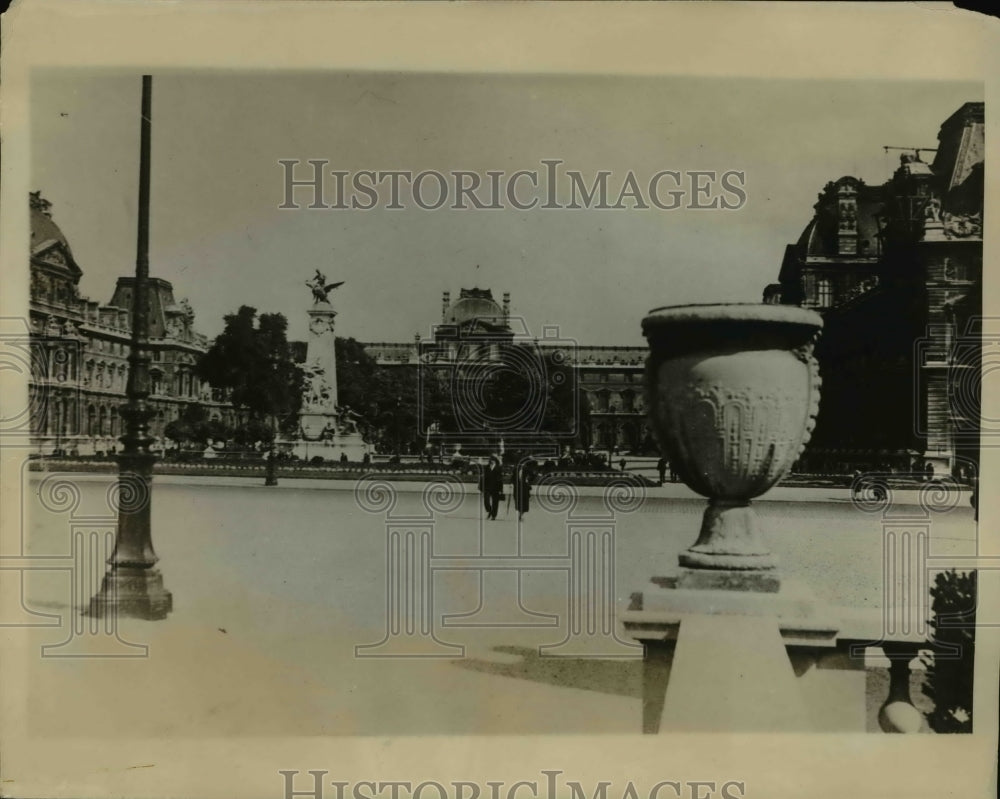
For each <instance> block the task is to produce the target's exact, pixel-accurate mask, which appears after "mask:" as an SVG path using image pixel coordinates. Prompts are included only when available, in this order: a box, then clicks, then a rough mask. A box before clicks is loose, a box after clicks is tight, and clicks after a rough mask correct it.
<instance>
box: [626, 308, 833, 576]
mask: <svg viewBox="0 0 1000 799" xmlns="http://www.w3.org/2000/svg"><path fill="white" fill-rule="evenodd" d="M822 325H823V321H822V319H821V317H820V316H819V315H818V314H816V313H814V312H812V311H808V310H805V309H802V308H798V307H792V306H783V305H751V304H745V305H744V304H733V305H684V306H675V307H667V308H658V309H655V310H653V311H651V312H650V314H649V315H648V316H647V317H646V318H645V319H643V322H642V328H643V334H644V335H645V336H646V339H647V341H648V342H649V350H650V352H649V357H648V359H647V362H646V388H647V394H648V403H647V404H648V407H649V415H650V422H651V426H652V428H653V431H654V433H655V435H656V437H657V440H658V441H659V444H660V447H661V449H662V450H663V454H664V455H665V457H667V458H668V459H669V460H670V462H671V464H673V465H674V468H675V469H676V471H677V473H678V474H679V475H680V477H681V479H682V480H683V481H684V482H685V483H686V484H687V485H688V486H689V487H690V488H692V489H693V490H694V491H696V492H698V493H699V494H701V495H702V496H705V497H707V498H708V507H707V508H706V510H705V514H704V518H703V521H702V527H701V534H700V536H699V537H698V540H697V541H696V542H695V544H694V545H693V546H691V547H690V548H689V549H688V550H686V551H685V552H683V553H682V554H681V556H680V565H681V566H683V567H687V568H688V569H708V570H724V571H728V572H760V571H767V570H772V569H774V567H775V565H776V564H775V560H774V558H773V556H772V555H771V554H770V552H769V550H768V548H767V546H766V545H765V544H764V542H763V540H762V539H761V537H760V534H759V531H758V529H757V523H756V517H755V514H754V512H753V510H752V509H751V507H750V501H751V500H752V499H754V498H755V497H758V496H760V495H761V494H763V493H764V492H766V491H767V490H768V489H770V488H771V487H772V486H774V485H775V483H777V482H778V481H779V480H780V479H781V478H782V477H783V476H784V475H785V474H786V473H787V472H788V470H789V469H790V468H791V467H792V464H793V463H794V462H795V460H796V459H797V458H798V457H799V455H800V454H801V453H802V450H803V448H804V447H805V444H806V442H807V441H808V440H809V437H810V435H811V433H812V430H813V427H814V425H815V419H816V413H817V411H818V409H819V388H820V378H819V369H818V366H817V364H816V360H815V358H814V357H813V346H814V343H815V341H816V338H817V337H818V334H819V331H820V329H821V328H822ZM736 583H737V585H734V586H731V587H741V586H739V585H738V583H739V580H736ZM714 585H715V586H717V587H727V586H726V581H725V580H723V581H721V582H716V583H715V584H714ZM762 590H777V583H776V582H774V583H773V584H772V585H771V586H770V587H765V588H763V589H762Z"/></svg>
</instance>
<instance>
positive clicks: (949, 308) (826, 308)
mask: <svg viewBox="0 0 1000 799" xmlns="http://www.w3.org/2000/svg"><path fill="white" fill-rule="evenodd" d="M938 140H939V147H938V148H937V150H936V151H935V157H934V159H933V161H932V162H930V163H927V162H925V161H923V160H921V157H920V155H921V152H923V151H917V152H914V153H906V154H904V155H903V156H902V157H901V158H900V166H899V168H898V169H897V170H896V172H895V173H894V174H893V176H892V178H891V179H890V180H888V181H887V182H886V183H885V184H883V185H882V186H879V187H877V188H873V187H868V186H865V185H864V184H863V183H862V182H861V181H859V180H857V179H856V178H853V177H843V178H841V179H840V180H837V181H835V182H833V183H830V184H828V185H827V187H826V189H825V190H824V191H823V192H822V193H821V194H820V196H819V202H818V203H817V204H816V206H815V210H816V213H815V216H814V218H813V220H812V221H811V222H810V223H809V225H808V226H807V227H806V229H805V232H804V233H803V235H802V237H801V238H800V239H799V241H798V242H797V243H796V244H793V245H789V247H788V248H787V250H786V253H785V258H784V261H783V263H782V266H781V271H780V273H779V282H778V283H776V284H772V285H771V286H768V287H767V288H766V289H765V291H764V301H765V302H781V303H788V304H795V305H802V306H803V307H807V308H813V309H815V310H818V311H819V312H820V313H822V314H823V316H824V320H825V329H824V332H823V336H822V338H821V340H820V344H819V346H818V348H817V356H818V358H819V360H820V365H821V369H822V373H823V380H824V385H823V401H822V405H821V408H820V415H819V420H818V423H817V429H816V433H815V435H814V436H813V441H812V443H811V445H810V447H809V448H808V449H807V451H806V454H805V456H804V457H803V463H802V464H801V466H802V468H803V469H804V470H806V471H836V470H852V469H855V468H859V469H872V468H875V469H878V468H884V467H891V468H894V469H919V470H921V471H930V470H933V472H934V473H935V474H939V475H940V474H948V473H951V474H956V475H968V474H969V472H970V470H971V471H974V470H975V468H976V466H975V465H976V464H977V463H978V437H979V426H978V425H979V380H978V372H979V352H980V351H981V329H980V328H979V327H978V326H977V325H978V324H979V320H980V317H981V305H982V269H983V238H982V230H983V170H984V105H983V103H966V104H964V105H963V106H962V107H961V108H959V109H958V110H957V111H956V112H955V113H954V114H952V115H951V116H950V117H949V118H948V119H947V120H945V122H944V123H943V124H942V125H941V129H940V133H939V134H938Z"/></svg>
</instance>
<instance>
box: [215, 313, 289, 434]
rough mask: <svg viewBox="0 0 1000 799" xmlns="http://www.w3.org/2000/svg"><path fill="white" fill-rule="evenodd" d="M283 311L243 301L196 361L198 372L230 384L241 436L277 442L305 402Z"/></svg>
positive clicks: (219, 384) (222, 385)
mask: <svg viewBox="0 0 1000 799" xmlns="http://www.w3.org/2000/svg"><path fill="white" fill-rule="evenodd" d="M287 331H288V322H287V320H286V319H285V317H284V316H283V315H282V314H279V313H273V314H271V313H262V314H260V316H259V317H258V316H257V309H256V308H252V307H250V306H247V305H243V306H241V307H240V309H239V310H238V311H237V312H236V313H234V314H227V315H226V317H225V328H224V330H223V331H222V333H220V334H219V335H218V337H217V338H216V339H215V341H214V342H213V343H212V346H211V347H210V348H209V349H208V351H207V352H206V353H205V354H204V355H203V356H202V357H201V359H200V360H199V361H198V364H197V365H196V372H197V374H198V376H199V377H200V378H201V379H202V380H205V381H207V382H208V383H209V384H210V385H212V386H213V387H215V388H223V389H227V390H228V392H229V397H230V401H231V402H232V404H233V408H234V409H235V410H236V412H237V418H238V423H237V425H236V430H235V431H234V434H235V436H234V437H235V438H236V439H237V441H240V442H241V443H244V444H246V445H252V444H253V443H254V442H256V441H262V440H263V441H266V442H267V443H269V444H273V441H274V437H275V435H276V433H277V431H278V430H279V428H280V427H284V426H287V423H288V420H289V419H290V418H297V416H298V412H299V409H300V408H301V407H302V392H303V384H304V379H305V378H304V374H303V372H302V369H301V367H299V365H298V364H296V363H295V361H294V358H293V357H292V350H291V346H290V345H289V343H288V335H287Z"/></svg>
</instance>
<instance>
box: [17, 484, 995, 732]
mask: <svg viewBox="0 0 1000 799" xmlns="http://www.w3.org/2000/svg"><path fill="white" fill-rule="evenodd" d="M64 477H65V478H71V480H72V483H73V485H75V486H76V487H77V488H78V490H79V502H78V504H77V505H76V509H75V511H72V513H71V512H70V511H69V510H68V506H67V505H62V506H59V507H61V508H62V509H61V510H59V509H58V508H57V509H55V510H54V509H53V508H56V507H57V506H56V505H55V504H54V503H53V501H52V499H51V497H49V498H48V499H45V498H44V495H45V493H46V492H47V491H49V490H50V489H51V488H52V486H53V483H52V482H51V481H53V480H55V479H57V478H55V477H53V476H52V475H45V474H32V475H30V477H29V476H28V475H27V473H26V474H25V480H26V491H27V492H28V493H29V494H30V496H29V498H28V502H27V507H28V508H29V511H30V514H31V515H30V520H29V521H28V522H26V525H27V526H26V542H27V549H28V553H29V554H30V555H32V556H35V557H38V556H43V555H64V554H65V553H66V552H68V551H70V548H71V546H72V544H71V541H72V535H73V534H74V532H76V533H79V532H80V531H81V530H85V529H87V528H86V525H85V524H84V521H83V520H85V519H88V518H89V519H91V520H94V519H96V520H98V521H99V520H100V519H104V520H105V523H104V527H103V528H102V527H101V525H100V523H97V524H96V525H92V527H93V529H109V528H108V525H107V523H106V520H107V519H108V518H109V516H110V515H111V514H110V511H109V508H108V505H107V491H108V488H109V486H110V485H111V484H112V482H113V478H112V477H110V476H108V475H66V476H64ZM46 481H50V482H46ZM422 489H423V487H422V486H420V485H419V484H399V485H398V486H397V487H396V488H395V489H394V492H395V505H394V506H393V507H392V508H391V512H390V510H388V509H387V508H386V507H385V506H384V504H383V505H379V504H378V502H379V501H381V500H379V498H378V497H377V496H375V493H373V494H371V495H365V496H363V497H362V498H361V499H360V504H359V498H358V496H356V494H355V491H354V490H353V489H352V486H351V484H350V483H346V482H342V483H332V482H330V481H316V482H309V481H292V480H284V481H282V485H280V486H278V487H277V488H265V487H263V486H262V485H259V481H256V480H254V481H249V480H240V479H229V480H226V479H217V480H214V481H212V480H205V479H198V478H179V477H157V478H156V482H155V494H154V498H153V536H154V543H155V546H156V549H157V553H158V554H159V556H160V563H159V566H160V568H161V570H162V572H163V575H164V581H165V584H166V586H167V588H168V589H169V590H170V591H171V592H172V593H173V598H174V610H173V612H172V614H171V615H170V616H169V617H168V618H167V620H166V621H162V622H141V621H134V620H127V619H126V620H121V621H120V623H119V630H118V633H119V636H120V638H121V639H122V640H123V641H125V642H129V643H133V644H138V645H148V648H149V649H148V657H145V658H133V657H114V658H108V657H103V658H90V659H84V658H79V657H60V655H66V654H73V653H75V654H88V653H89V654H97V653H102V652H103V653H105V654H117V655H128V654H135V653H136V652H137V651H140V650H136V649H134V648H130V647H127V646H126V645H124V644H121V643H117V644H114V645H112V643H113V641H112V643H109V641H111V639H110V638H109V636H106V635H81V636H75V637H74V638H72V639H71V640H70V641H69V642H68V643H66V644H65V645H63V646H61V647H60V646H57V645H58V644H60V643H61V642H63V641H64V640H65V639H66V638H67V630H68V627H67V622H66V621H64V622H63V623H62V625H61V626H59V627H49V628H37V629H33V630H30V631H25V635H27V636H30V639H31V643H32V646H31V648H30V649H29V650H28V651H29V656H30V657H32V658H37V662H33V663H32V665H31V669H30V675H31V676H30V680H29V683H28V685H27V686H26V690H27V691H28V692H29V695H28V698H27V699H28V705H29V708H30V711H31V712H30V714H29V724H30V726H31V728H32V729H31V731H32V733H35V734H38V735H44V736H57V737H62V736H65V737H74V736H77V735H86V736H89V737H93V736H111V737H117V736H124V737H145V736H180V737H211V736H217V735H249V736H255V735H256V736H264V735H268V736H284V735H305V736H309V735H340V734H344V735H376V734H377V735H410V734H475V733H489V734H500V733H539V734H545V733H577V734H578V733H635V732H638V730H639V723H640V717H641V662H640V661H639V660H638V659H637V656H638V654H639V650H638V649H630V648H629V646H628V642H627V641H624V642H623V643H620V644H619V643H617V642H615V641H614V639H613V637H611V638H610V639H606V640H604V641H603V642H602V641H597V643H594V641H590V643H587V641H583V643H582V644H581V645H580V646H579V647H577V650H576V656H573V657H540V656H539V647H553V646H557V645H559V644H560V643H561V642H564V641H566V640H568V638H571V636H570V635H569V633H570V632H572V630H571V627H572V626H573V624H574V622H573V621H572V614H571V607H570V606H571V604H572V603H571V602H570V599H569V598H570V597H572V596H574V593H573V592H574V591H577V592H579V591H580V590H586V589H585V588H584V589H581V588H580V584H578V583H574V580H575V579H577V578H575V577H573V576H572V574H571V573H570V571H569V569H568V568H567V567H566V564H568V563H569V559H568V553H570V550H571V548H572V546H573V544H572V542H571V535H570V531H571V530H573V529H577V530H579V529H583V528H585V527H588V526H589V528H590V529H600V530H603V531H604V533H603V535H604V537H603V538H599V539H596V540H597V541H598V544H597V546H598V547H600V546H607V547H610V549H609V553H610V554H611V555H612V557H610V558H606V562H608V563H613V564H614V576H615V582H614V585H613V590H614V594H615V596H616V604H617V605H618V607H624V606H625V605H626V604H627V603H628V600H629V595H630V594H631V593H632V592H633V591H636V590H642V591H650V590H656V589H655V587H653V586H651V585H650V584H649V578H650V577H651V576H653V575H656V574H663V573H666V572H669V571H670V570H671V569H672V567H673V566H674V565H675V564H676V559H677V554H678V552H679V551H680V550H681V549H682V548H684V547H686V546H688V545H689V544H690V543H691V542H692V541H693V540H694V538H695V536H696V534H697V529H698V525H699V521H700V517H701V513H702V508H703V501H702V500H701V499H699V498H697V497H696V496H694V495H693V494H691V493H690V492H689V491H688V490H687V489H686V488H684V487H683V486H679V485H668V486H664V487H662V488H649V489H645V498H643V499H641V501H637V502H635V503H633V504H632V505H629V506H627V507H624V506H619V509H618V510H617V511H615V512H614V513H610V514H609V513H608V511H607V508H606V506H605V503H604V501H603V500H602V494H603V491H602V489H600V488H588V489H579V493H580V494H581V496H580V497H579V499H578V500H577V501H576V504H575V506H574V507H573V508H572V510H570V509H568V508H567V507H566V506H565V505H558V502H559V500H558V498H557V497H552V498H550V499H548V500H545V499H544V498H541V497H535V498H534V504H533V507H532V509H531V511H530V512H529V513H528V514H527V515H526V517H525V520H524V524H523V526H522V527H520V528H519V526H518V523H517V521H516V513H515V512H514V511H513V509H511V510H510V512H509V513H505V509H504V506H503V505H502V506H501V511H500V518H499V519H498V520H497V521H495V522H484V521H483V520H482V519H483V517H482V513H481V510H480V497H479V494H478V492H476V491H475V489H474V487H471V486H465V487H464V491H465V492H466V496H465V497H464V499H463V498H461V497H459V499H458V500H457V501H455V502H453V503H452V507H453V508H454V509H453V510H448V511H447V512H437V513H434V514H432V515H430V516H428V512H427V510H426V502H427V499H426V495H425V494H424V493H422ZM40 495H43V496H41V497H40ZM383 498H384V497H383ZM903 499H907V497H903ZM909 499H911V500H912V499H913V498H912V497H910V498H909ZM439 502H440V501H439ZM432 504H433V503H432ZM362 506H366V507H367V509H363V507H362ZM544 506H547V507H548V509H546V507H544ZM756 507H757V508H758V512H759V515H760V517H761V522H762V527H763V529H764V530H765V533H766V537H767V539H768V540H769V542H770V544H771V545H772V547H773V550H774V551H775V553H776V554H777V555H778V556H779V557H780V559H781V563H782V565H783V569H784V573H785V574H786V575H788V576H789V577H797V578H800V579H802V580H803V581H805V582H807V583H808V584H809V585H811V586H812V587H813V588H814V590H815V591H816V593H817V594H818V595H819V596H820V598H822V599H825V600H827V601H829V602H830V603H832V604H833V605H836V606H842V607H848V608H855V609H865V608H867V609H874V610H877V609H878V608H880V607H881V603H882V594H883V585H882V569H883V558H882V537H883V527H882V518H881V516H879V515H878V514H866V513H862V512H860V511H858V510H857V509H856V508H854V507H853V505H852V503H851V501H850V497H849V495H848V493H847V492H846V491H841V490H834V489H831V490H819V489H776V490H775V491H774V492H772V494H771V495H769V498H768V499H765V500H762V501H759V502H757V503H756ZM387 512H390V516H389V517H388V518H387V515H386V514H387ZM602 520H603V521H602ZM404 528H405V529H408V530H412V529H421V530H424V531H425V532H426V534H427V537H426V538H425V539H412V540H415V541H416V542H417V545H418V546H419V544H420V540H425V541H427V542H428V543H429V545H430V546H431V547H432V553H431V554H432V555H433V558H434V563H435V569H434V574H433V606H432V607H429V608H424V611H425V612H426V613H427V618H428V619H430V622H429V623H430V624H431V626H432V628H433V634H434V636H435V637H436V638H437V641H438V643H434V642H433V640H432V639H429V640H431V648H432V650H433V651H432V653H435V652H436V653H438V654H441V653H444V654H449V653H450V654H451V655H452V656H451V657H444V658H398V657H370V656H366V655H373V654H374V655H378V654H391V651H390V648H387V647H383V648H382V649H377V648H367V649H366V648H362V649H361V650H356V647H358V646H361V647H364V646H365V645H371V644H378V643H379V642H381V641H383V640H384V639H386V632H387V625H388V624H389V618H388V616H389V615H390V614H388V613H387V602H388V599H387V566H386V564H387V557H391V556H393V554H392V552H390V553H389V554H387V541H389V542H391V541H392V540H393V539H392V538H391V536H390V537H388V538H387V531H390V532H391V530H393V529H404ZM975 533H976V527H975V523H974V522H973V519H972V512H971V509H970V508H969V506H968V502H967V496H966V495H963V502H961V503H959V504H958V506H957V507H956V508H955V509H954V510H952V511H950V512H948V513H944V514H940V515H938V516H935V517H934V518H933V521H932V525H931V542H930V554H931V555H932V556H934V555H948V556H954V555H971V554H974V552H975ZM85 540H91V539H85ZM396 540H397V541H400V540H402V541H403V544H401V546H403V547H404V550H405V546H406V544H405V541H406V540H410V539H405V538H404V539H396ZM576 540H577V541H581V540H586V539H585V538H584V539H576ZM602 542H603V543H602ZM390 549H391V547H390ZM606 554H608V553H606ZM400 557H402V556H400ZM84 560H85V562H84V563H83V565H82V569H81V572H82V573H83V574H85V575H86V574H90V575H96V576H99V575H100V574H102V573H103V566H102V565H101V563H100V558H99V557H95V558H91V557H90V555H87V558H85V559H84ZM519 562H521V563H522V564H523V565H522V566H521V567H514V566H511V564H517V563H519ZM483 564H492V565H493V566H494V567H496V568H493V569H492V570H487V569H484V568H481V567H482V566H483ZM505 564H506V565H507V566H511V568H501V567H503V566H504V565H505ZM439 566H440V568H439ZM88 570H89V571H88ZM415 573H416V572H414V571H412V570H411V572H407V574H410V575H411V576H412V575H413V574H415ZM597 578H599V575H597ZM70 579H71V575H70V572H69V571H63V572H56V571H52V572H47V571H39V572H37V573H34V574H33V575H32V576H31V579H30V580H28V582H27V583H26V587H25V595H26V597H27V604H28V607H29V608H30V609H31V610H34V611H36V612H39V613H50V614H55V615H57V616H59V617H62V618H63V619H67V620H71V621H72V620H77V621H79V618H80V617H79V616H78V608H72V607H71V605H73V604H79V603H80V602H81V600H82V601H85V600H86V599H87V598H89V594H90V593H92V592H93V590H94V589H95V588H96V584H94V583H93V581H91V582H90V583H88V582H87V580H86V579H84V580H82V581H78V582H77V583H76V584H75V587H74V584H71V582H70ZM585 585H590V586H591V587H593V586H596V585H601V583H600V580H599V579H595V575H591V579H590V582H586V583H585ZM401 590H404V594H405V589H401ZM595 590H596V589H595ZM74 592H75V594H74ZM519 592H520V604H518V601H517V600H518V593H519ZM74 596H75V597H76V598H75V599H74V598H73V597H74ZM398 598H399V597H398V596H397V599H398ZM404 600H405V596H404ZM598 606H599V602H598ZM418 610H419V609H418ZM404 615H405V614H404ZM445 617H447V618H445ZM88 623H89V622H88ZM404 625H405V619H404ZM471 625H480V626H471ZM417 627H418V628H419V619H418V620H417ZM584 627H586V623H584ZM417 632H418V633H419V629H418V630H417ZM583 632H586V630H584V631H583ZM418 637H419V636H418ZM622 638H623V639H624V636H622ZM580 640H582V639H580ZM418 643H419V641H418ZM425 643H426V641H425ZM43 645H49V646H50V647H51V648H50V649H47V650H46V654H47V655H49V656H46V657H41V656H40V654H39V653H40V649H39V648H40V647H41V646H43ZM588 646H590V647H592V649H590V650H588V649H587V647H588ZM435 647H437V649H435ZM449 647H450V648H449ZM594 647H596V648H594ZM601 647H603V649H602V648H601ZM545 651H547V652H549V653H553V654H567V653H569V654H573V650H572V649H569V648H566V647H564V648H563V650H562V651H560V650H559V649H558V648H556V649H551V648H550V649H548V650H545ZM587 652H592V653H593V654H595V655H599V656H600V657H588V656H585V655H586V654H587ZM357 655H362V656H361V657H359V656H357ZM914 698H915V699H916V698H917V697H916V696H915V697H914Z"/></svg>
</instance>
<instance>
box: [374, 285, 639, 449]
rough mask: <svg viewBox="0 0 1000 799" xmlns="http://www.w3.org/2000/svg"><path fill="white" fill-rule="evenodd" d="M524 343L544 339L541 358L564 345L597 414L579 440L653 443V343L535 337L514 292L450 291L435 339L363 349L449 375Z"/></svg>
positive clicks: (395, 363)
mask: <svg viewBox="0 0 1000 799" xmlns="http://www.w3.org/2000/svg"><path fill="white" fill-rule="evenodd" d="M517 341H531V342H532V343H533V344H537V352H538V353H539V354H541V356H542V357H545V355H546V353H551V352H554V351H555V350H559V351H560V352H561V353H564V354H565V356H566V358H567V364H568V365H569V366H571V367H572V368H573V369H574V370H575V376H576V384H577V385H578V386H580V387H581V388H582V389H583V391H584V392H585V394H586V398H587V403H588V406H589V411H590V413H589V417H590V429H589V436H588V438H587V440H584V441H579V442H577V444H578V445H579V446H583V447H587V446H589V447H591V448H593V449H597V450H612V449H618V450H619V451H621V452H639V451H641V450H643V449H644V448H648V447H651V446H652V441H651V438H650V432H649V426H648V422H647V419H646V408H645V394H644V389H643V374H644V370H645V363H646V353H647V350H646V348H645V347H616V346H596V347H595V346H579V345H576V344H575V342H560V343H554V342H551V341H548V340H546V338H545V337H544V335H543V337H542V339H541V340H538V341H537V342H536V341H535V340H534V339H533V338H532V336H531V335H530V334H529V331H527V329H526V328H525V325H524V323H523V320H521V319H520V318H518V317H516V316H512V315H511V312H510V295H509V294H507V293H505V294H504V295H503V301H502V304H500V303H497V302H496V301H495V300H494V298H493V294H492V291H491V290H489V289H479V288H473V289H461V291H460V292H459V296H458V299H457V300H455V302H452V301H451V294H450V292H445V293H444V295H443V297H442V311H441V324H440V325H438V326H436V327H435V329H434V336H433V340H431V341H422V340H421V339H420V337H419V336H417V337H415V339H414V341H413V342H369V343H365V344H364V347H365V351H366V352H367V353H368V354H369V355H370V356H371V357H372V358H374V359H375V362H376V363H377V364H378V365H379V366H383V367H388V368H404V367H405V368H413V369H415V368H417V366H418V365H420V364H421V363H424V364H427V363H432V364H433V367H434V369H435V371H437V372H439V373H441V375H442V376H444V375H448V374H450V372H451V370H453V369H456V368H460V367H461V366H462V364H468V363H472V362H474V361H476V360H477V359H479V358H486V359H488V358H490V357H492V358H494V359H498V358H500V357H501V355H500V347H501V346H503V345H504V344H507V343H511V342H517Z"/></svg>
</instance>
